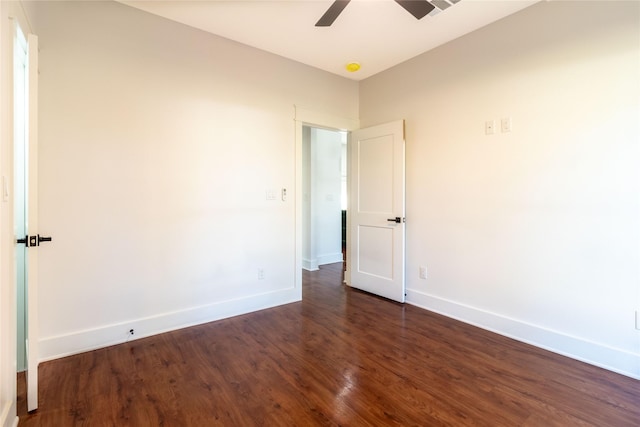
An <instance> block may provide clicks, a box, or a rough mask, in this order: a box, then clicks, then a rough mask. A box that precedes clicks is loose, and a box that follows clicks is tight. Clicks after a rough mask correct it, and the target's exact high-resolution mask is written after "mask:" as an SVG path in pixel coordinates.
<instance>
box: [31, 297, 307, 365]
mask: <svg viewBox="0 0 640 427" xmlns="http://www.w3.org/2000/svg"><path fill="white" fill-rule="evenodd" d="M301 299H302V293H301V290H300V289H297V288H287V289H282V290H278V291H273V292H268V293H264V294H259V295H252V296H249V297H245V298H239V299H234V300H227V301H220V302H216V303H213V304H207V305H203V306H199V307H193V308H190V309H186V310H180V311H175V312H170V313H162V314H159V315H157V316H152V317H146V318H140V319H133V320H131V321H128V322H121V323H117V324H111V325H106V326H103V327H100V328H94V329H88V330H83V331H76V332H72V333H70V334H65V335H58V336H54V337H47V338H43V339H41V340H40V343H39V344H40V362H44V361H47V360H53V359H58V358H60V357H65V356H70V355H72V354H77V353H82V352H85V351H90V350H95V349H98V348H103V347H108V346H110V345H115V344H122V343H123V342H126V341H131V340H133V339H139V338H144V337H148V336H151V335H156V334H161V333H163V332H169V331H173V330H176V329H182V328H186V327H189V326H195V325H199V324H202V323H207V322H212V321H215V320H220V319H225V318H228V317H233V316H238V315H241V314H246V313H250V312H253V311H258V310H263V309H266V308H271V307H275V306H278V305H283V304H288V303H292V302H296V301H300V300H301ZM129 329H134V330H135V335H133V336H131V335H129V334H128V331H129Z"/></svg>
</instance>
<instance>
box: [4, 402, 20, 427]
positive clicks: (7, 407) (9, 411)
mask: <svg viewBox="0 0 640 427" xmlns="http://www.w3.org/2000/svg"><path fill="white" fill-rule="evenodd" d="M15 413H16V410H15V405H13V404H12V402H11V401H9V400H7V401H5V402H4V405H3V407H2V411H0V426H2V427H9V426H13V427H15V426H17V425H18V420H19V418H18V417H17V416H16V415H15Z"/></svg>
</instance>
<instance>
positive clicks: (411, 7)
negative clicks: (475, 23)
mask: <svg viewBox="0 0 640 427" xmlns="http://www.w3.org/2000/svg"><path fill="white" fill-rule="evenodd" d="M350 1H351V0H335V1H334V2H333V4H332V5H331V6H329V9H327V11H326V12H325V13H324V15H322V17H321V18H320V20H319V21H318V22H316V27H330V26H331V24H333V21H335V20H336V18H337V17H338V15H340V13H342V11H343V10H344V8H345V7H347V5H348V4H349V2H350ZM395 2H396V3H398V4H399V5H400V6H402V7H403V8H404V9H405V10H406V11H407V12H409V13H410V14H412V15H413V16H415V18H416V19H421V18H424V17H425V16H426V15H428V14H429V12H431V11H432V10H433V9H435V6H434V5H432V4H431V3H429V1H428V0H395Z"/></svg>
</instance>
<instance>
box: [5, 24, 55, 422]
mask: <svg viewBox="0 0 640 427" xmlns="http://www.w3.org/2000/svg"><path fill="white" fill-rule="evenodd" d="M14 34H15V43H14V55H13V56H14V79H13V80H14V110H13V111H14V173H15V176H14V185H15V191H14V195H15V196H14V208H15V216H14V228H15V232H16V243H17V246H16V280H17V281H18V283H17V292H18V305H19V307H18V310H17V311H18V317H19V318H18V367H19V368H20V369H25V370H26V379H27V409H28V410H29V411H33V410H35V409H37V408H38V360H39V351H38V247H39V246H40V243H41V242H43V241H49V240H50V238H43V237H41V236H40V235H39V234H38V38H37V36H35V35H33V34H29V35H28V36H27V37H26V38H25V37H24V35H23V33H22V31H21V29H20V27H19V26H18V25H17V24H16V27H15V33H14Z"/></svg>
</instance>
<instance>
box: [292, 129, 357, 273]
mask: <svg viewBox="0 0 640 427" xmlns="http://www.w3.org/2000/svg"><path fill="white" fill-rule="evenodd" d="M302 194H303V201H302V268H303V269H304V270H308V271H316V270H318V269H319V268H320V266H321V265H326V264H334V263H342V265H343V270H344V267H345V264H346V263H345V254H346V249H347V247H346V245H347V239H346V230H347V224H346V220H347V132H345V131H338V130H333V129H326V128H318V127H312V126H306V125H304V126H303V127H302Z"/></svg>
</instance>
